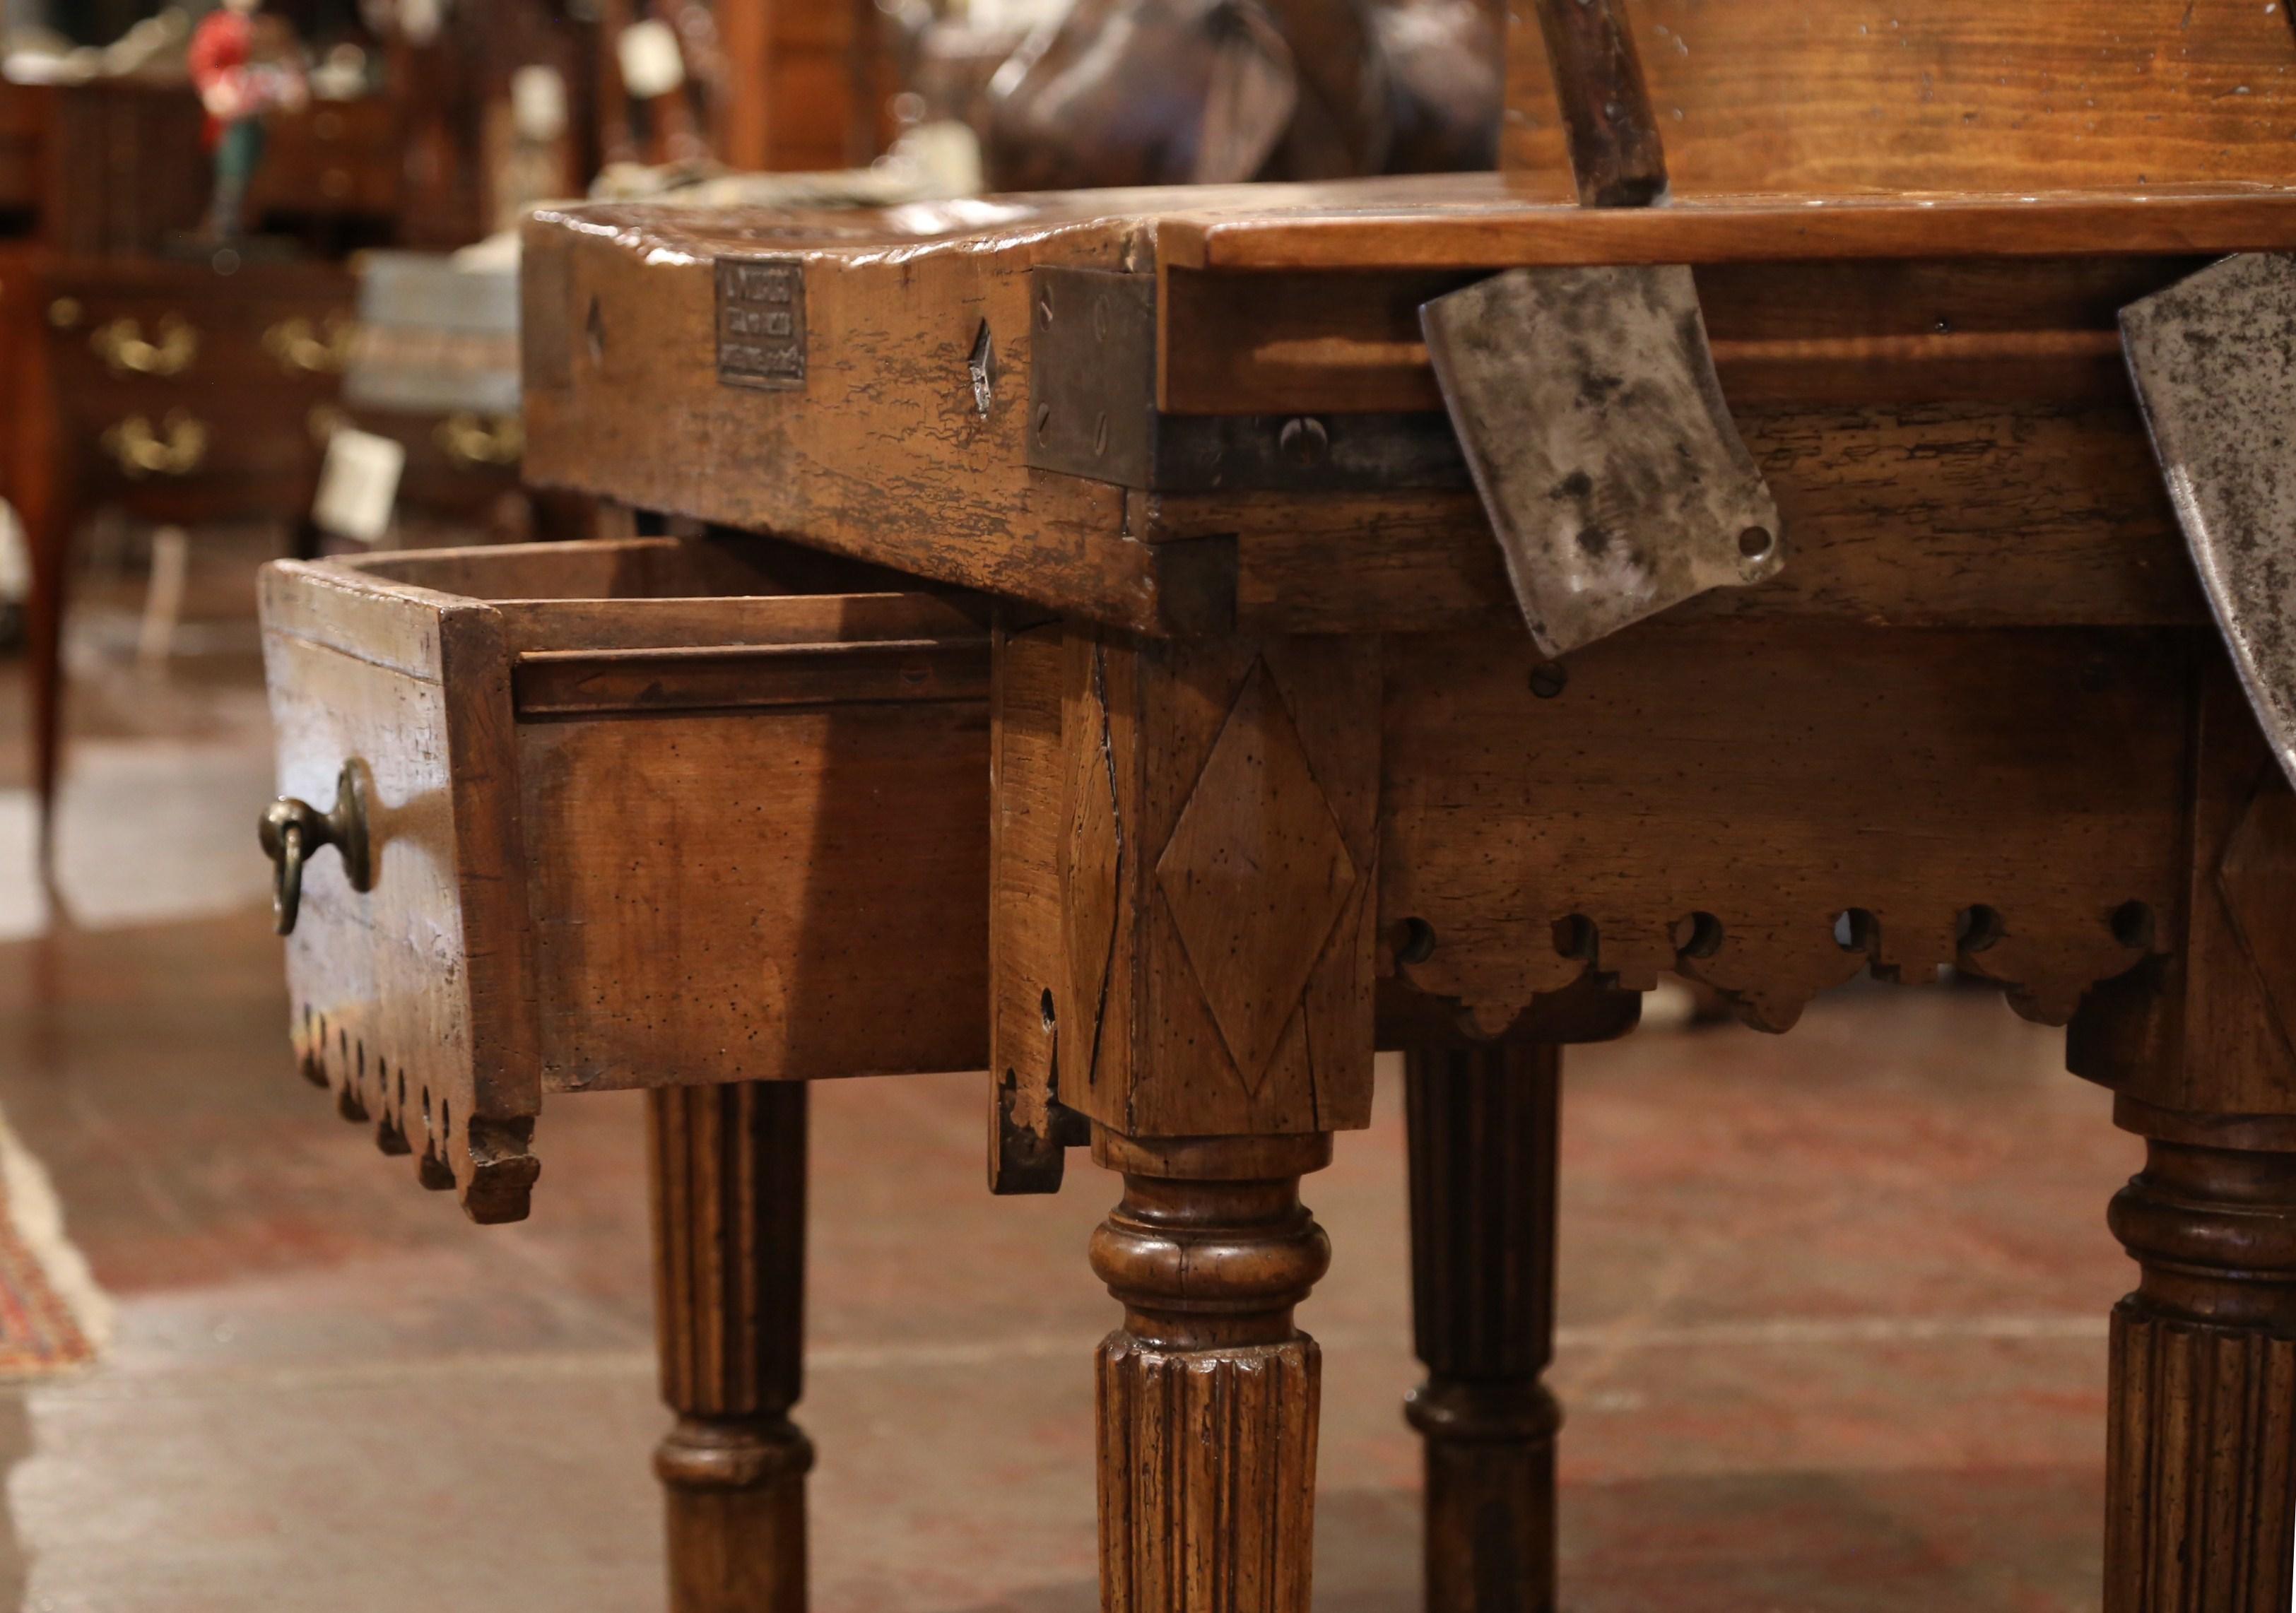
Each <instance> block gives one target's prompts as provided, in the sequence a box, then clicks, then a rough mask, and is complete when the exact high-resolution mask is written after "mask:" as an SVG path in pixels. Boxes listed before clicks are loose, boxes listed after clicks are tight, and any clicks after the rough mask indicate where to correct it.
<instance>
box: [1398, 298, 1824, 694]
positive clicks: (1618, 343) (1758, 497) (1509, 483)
mask: <svg viewBox="0 0 2296 1613" xmlns="http://www.w3.org/2000/svg"><path fill="white" fill-rule="evenodd" d="M1420 323H1421V326H1422V328H1423V330H1424V331H1425V332H1426V336H1427V352H1428V356H1429V358H1430V359H1431V362H1432V363H1433V364H1434V369H1435V378H1436V380H1437V381H1438V382H1439V384H1440V386H1441V388H1442V391H1443V401H1444V404H1445V406H1446V407H1447V408H1448V409H1449V411H1450V413H1451V423H1452V425H1453V426H1454V428H1455V429H1456V430H1457V432H1458V435H1459V446H1460V447H1461V449H1462V450H1463V451H1464V453H1465V454H1466V459H1467V465H1468V469H1469V470H1470V471H1472V473H1473V475H1474V479H1475V486H1476V487H1477V489H1478V490H1479V491H1480V493H1481V495H1482V501H1483V508H1484V510H1485V512H1487V513H1488V515H1489V517H1490V520H1491V527H1492V530H1493V531H1494V533H1495V534H1496V535H1497V538H1498V543H1499V551H1500V553H1501V554H1502V555H1503V556H1504V557H1505V561H1506V569H1507V577H1508V579H1509V580H1510V581H1511V582H1512V583H1513V585H1514V594H1515V599H1516V602H1518V603H1519V604H1520V605H1521V608H1522V616H1523V621H1524V623H1525V624H1526V625H1527V626H1529V629H1530V635H1531V637H1532V639H1533V640H1535V641H1536V642H1537V643H1538V647H1539V649H1540V650H1541V651H1543V652H1545V653H1546V654H1547V655H1551V656H1554V655H1562V654H1564V653H1566V652H1568V651H1571V650H1575V649H1577V648H1578V647H1579V645H1581V644H1586V643H1592V642H1593V641H1595V639H1598V638H1601V637H1603V636H1604V635H1607V634H1611V633H1614V632H1616V631H1618V629H1620V627H1623V626H1628V624H1629V623H1632V622H1636V621H1639V620H1641V619H1642V618H1644V617H1646V616H1651V615H1654V614H1656V613H1657V612H1658V611H1661V610H1665V609H1666V608H1667V607H1668V606H1669V605H1673V604H1677V603H1679V602H1681V601H1683V600H1686V599H1688V598H1690V597H1691V596H1692V595H1693V594H1702V593H1704V592H1705V591H1706V590H1708V589H1709V588H1716V587H1722V586H1726V585H1741V584H1747V583H1757V582H1760V581H1762V580H1763V579H1764V578H1766V577H1770V576H1772V575H1774V574H1775V572H1776V571H1777V569H1778V568H1779V567H1780V566H1781V565H1782V564H1784V559H1785V545H1784V543H1783V542H1782V541H1781V539H1780V537H1779V528H1778V508H1777V504H1776V502H1775V500H1774V499H1772V497H1771V496H1770V491H1769V488H1768V487H1767V486H1766V485H1765V484H1764V482H1763V480H1762V476H1761V472H1760V471H1759V469H1758V468H1757V467H1756V466H1755V464H1754V459H1753V455H1752V454H1749V453H1748V452H1747V450H1746V445H1745V442H1744V439H1743V438H1741V437H1740V436H1739V435H1738V429H1737V427H1736V426H1735V425H1734V423H1733V422H1732V421H1731V419H1730V411H1729V407H1728V405H1726V404H1725V403H1724V401H1723V398H1722V388H1721V383H1720V382H1719V381H1718V380H1717V379H1716V378H1715V373H1714V359H1713V356H1712V353H1711V352H1710V349H1709V348H1708V346H1707V340H1706V324H1705V320H1704V318H1703V317H1702V315H1701V314H1700V312H1699V307H1698V289H1697V286H1696V285H1695V284H1694V283H1693V281H1692V279H1691V274H1690V271H1689V270H1688V269H1687V268H1685V267H1683V266H1679V265H1669V266H1656V267H1649V266H1632V267H1611V268H1565V269H1510V270H1508V271H1506V272H1505V274H1497V275H1494V276H1492V277H1491V278H1490V279H1488V280H1485V281H1481V282H1477V283H1476V284H1474V285H1472V286H1469V287H1467V288H1466V289H1465V290H1464V291H1455V292H1452V293H1450V294H1449V295H1447V296H1444V297H1439V298H1437V299H1434V300H1432V301H1431V302H1429V303H1427V304H1426V305H1425V306H1424V307H1422V308H1421V310H1420Z"/></svg>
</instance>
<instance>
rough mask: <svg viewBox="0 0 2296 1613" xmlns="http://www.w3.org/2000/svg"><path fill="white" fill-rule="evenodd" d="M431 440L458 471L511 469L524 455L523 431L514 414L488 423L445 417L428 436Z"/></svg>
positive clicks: (472, 418) (464, 416)
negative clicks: (483, 466) (486, 467)
mask: <svg viewBox="0 0 2296 1613" xmlns="http://www.w3.org/2000/svg"><path fill="white" fill-rule="evenodd" d="M431 438H432V440H434V441H435V442H437V443H438V445H439V448H440V449H441V450H442V451H443V452H444V453H445V454H446V455H447V459H448V460H450V461H451V462H453V463H454V464H455V466H456V467H457V468H458V469H460V470H464V471H475V470H477V469H479V468H480V466H482V465H514V464H516V463H518V462H519V458H520V456H521V454H524V453H525V452H526V427H525V424H524V423H523V422H521V421H520V419H519V417H518V416H517V415H515V414H499V415H496V417H495V418H494V419H493V420H492V421H484V420H480V418H479V417H478V416H477V415H475V414H469V413H462V414H449V415H448V416H447V418H446V419H444V420H442V421H440V422H439V429H438V430H436V431H434V432H432V433H431Z"/></svg>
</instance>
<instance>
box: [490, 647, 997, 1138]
mask: <svg viewBox="0 0 2296 1613" xmlns="http://www.w3.org/2000/svg"><path fill="white" fill-rule="evenodd" d="M519 750H520V778H521V795H522V798H523V802H524V825H525V829H526V832H527V850H528V857H529V872H528V879H527V890H528V897H529V903H530V905H531V908H532V912H533V916H534V921H535V931H536V945H535V962H536V970H537V982H538V995H539V999H540V1003H541V1011H542V1012H541V1022H542V1039H543V1058H544V1066H543V1082H544V1086H545V1090H548V1091H553V1092H554V1091H560V1090H590V1089H597V1088H606V1087H624V1086H652V1085H665V1084H670V1083H678V1084H684V1083H691V1082H695V1081H736V1080H778V1079H819V1078H822V1077H833V1076H863V1075H888V1074H895V1073H900V1072H908V1071H928V1070H951V1069H979V1068H980V1066H981V1065H982V1063H983V1062H984V1061H985V1059H986V1055H987V1047H988V706H987V703H986V700H985V699H983V698H980V697H979V696H978V695H977V694H972V693H970V692H966V691H964V690H962V689H954V690H950V689H945V690H943V691H940V692H938V693H937V694H928V695H924V696H923V697H922V698H914V699H906V700H902V699H895V700H866V699H859V700H830V701H824V702H823V703H820V704H808V705H799V706H794V707H791V708H758V709H750V710H743V711H713V710H704V711H698V712H668V713H656V712H648V711H629V712H625V713H621V714H619V715H604V716H594V717H586V718H582V719H578V720H568V721H547V722H537V723H530V724H521V726H520V730H519Z"/></svg>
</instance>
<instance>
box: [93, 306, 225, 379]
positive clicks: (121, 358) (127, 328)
mask: <svg viewBox="0 0 2296 1613" xmlns="http://www.w3.org/2000/svg"><path fill="white" fill-rule="evenodd" d="M87 346H88V350H89V351H90V352H92V353H94V355H95V356H97V357H98V358H100V359H102V361H103V367H104V368H105V369H107V370H109V371H111V373H113V374H114V375H181V374H182V373H184V371H186V370H188V369H190V368H191V367H192V360H193V359H195V358H197V357H198V356H200V333H199V332H197V331H195V330H193V328H192V327H191V326H190V325H188V324H186V323H184V321H183V319H182V318H181V317H179V316H178V315H174V314H163V315H160V323H159V325H158V327H157V328H156V332H155V337H154V339H152V340H147V339H146V338H145V337H144V334H143V325H142V324H141V323H138V322H137V321H135V320H134V319H129V318H124V317H123V318H119V319H115V320H112V321H111V322H110V323H106V324H101V325H98V326H97V327H96V328H95V329H94V331H93V332H89V334H88V339H87Z"/></svg>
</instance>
